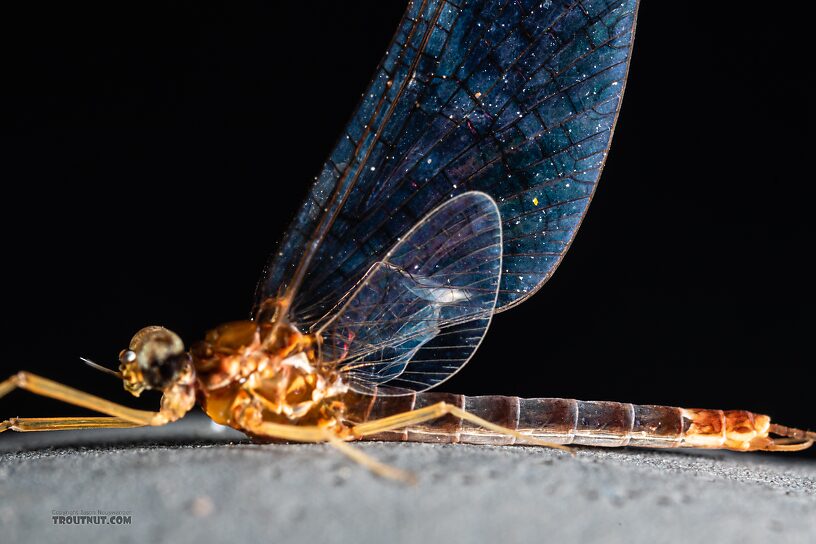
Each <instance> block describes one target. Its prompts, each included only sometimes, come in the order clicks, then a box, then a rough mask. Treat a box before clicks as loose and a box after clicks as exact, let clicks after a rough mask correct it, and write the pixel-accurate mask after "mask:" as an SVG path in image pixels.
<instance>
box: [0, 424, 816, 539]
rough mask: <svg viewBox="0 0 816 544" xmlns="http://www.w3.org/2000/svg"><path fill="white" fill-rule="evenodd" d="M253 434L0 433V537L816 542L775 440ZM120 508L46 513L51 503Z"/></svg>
mask: <svg viewBox="0 0 816 544" xmlns="http://www.w3.org/2000/svg"><path fill="white" fill-rule="evenodd" d="M359 447H361V448H363V449H364V450H365V451H366V452H367V453H369V454H371V455H374V456H376V457H377V458H379V459H381V460H383V461H385V462H387V463H390V464H392V465H395V466H398V467H401V468H405V469H409V470H412V471H414V472H415V473H416V474H417V475H418V476H419V483H418V484H417V485H415V486H410V487H409V486H405V485H400V484H397V483H394V482H390V481H384V480H382V479H378V478H377V477H374V476H372V475H371V474H369V473H368V472H367V471H366V470H365V469H363V468H361V467H359V466H355V465H354V464H353V463H352V462H350V461H348V460H347V459H346V458H344V457H343V456H342V455H341V454H339V453H338V452H336V451H334V450H333V449H332V448H331V447H329V446H325V445H254V444H250V443H248V442H246V441H244V440H243V439H242V437H241V435H239V434H237V433H233V432H232V431H222V432H218V431H216V430H215V429H213V428H212V427H211V426H210V425H209V423H208V421H207V420H206V419H204V418H201V417H190V418H188V419H186V420H184V421H181V422H179V423H176V424H174V425H170V426H168V427H165V428H159V429H128V430H100V431H71V432H62V433H29V434H13V433H3V434H2V435H0V540H2V542H4V543H5V542H14V543H17V542H38V543H47V542H88V541H105V542H138V543H145V542H159V541H163V542H194V541H195V542H207V541H217V542H274V543H282V542H321V543H329V542H410V543H425V542H429V541H439V542H605V543H617V542H621V543H624V542H625V543H636V542H650V543H651V542H717V543H729V542H734V543H737V542H738V543H741V544H744V543H749V542H786V543H791V542H802V543H812V542H816V463H814V462H813V461H811V460H808V459H794V458H786V457H784V456H782V455H754V454H748V455H740V454H731V453H727V452H725V453H710V452H702V453H696V452H680V453H674V452H665V451H650V450H644V451H636V450H606V449H589V448H582V449H578V450H577V454H576V455H575V456H574V457H571V456H569V455H565V454H562V453H559V452H555V451H549V450H542V449H538V448H532V447H482V446H463V445H429V444H384V443H365V444H361V445H359ZM74 510H85V511H89V510H93V511H97V510H105V511H129V512H130V514H129V515H130V516H131V523H130V524H129V525H117V526H114V525H84V526H81V525H59V524H55V523H54V522H53V519H52V515H53V513H52V511H63V512H64V511H74Z"/></svg>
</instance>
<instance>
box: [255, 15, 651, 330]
mask: <svg viewBox="0 0 816 544" xmlns="http://www.w3.org/2000/svg"><path fill="white" fill-rule="evenodd" d="M636 9H637V0H617V1H600V0H582V1H580V2H579V1H573V0H562V1H558V0H554V1H549V0H547V1H542V0H535V1H530V0H496V1H479V0H476V1H469V2H466V1H447V0H426V1H421V0H416V1H413V2H412V3H411V4H410V5H409V7H408V10H407V12H406V14H405V16H404V18H403V20H402V21H401V23H400V26H399V29H398V30H397V33H396V35H395V37H394V40H393V42H392V43H391V45H390V47H389V49H388V52H387V53H386V55H385V57H384V58H383V61H382V62H381V64H380V66H379V68H378V70H377V72H376V75H375V77H374V80H373V81H372V83H371V85H370V87H369V89H368V90H367V91H366V93H365V95H364V97H363V100H362V102H361V103H360V105H359V107H358V109H357V111H356V112H355V114H354V116H353V117H352V119H351V121H350V122H349V124H348V126H347V127H346V131H345V133H344V134H343V135H342V136H341V138H340V140H339V142H338V144H337V146H336V147H335V149H334V151H333V152H332V154H331V156H330V157H329V160H328V161H327V162H326V164H325V166H324V168H323V170H322V172H321V174H320V176H319V177H318V180H317V182H316V183H315V185H314V186H313V188H312V190H311V192H310V194H309V197H308V198H307V200H306V202H305V203H304V205H303V207H302V208H301V209H300V211H299V212H298V215H297V217H296V218H295V220H294V222H293V224H292V226H291V227H290V230H289V231H288V232H287V234H286V237H285V238H284V240H283V242H282V243H281V245H280V247H279V248H278V251H277V252H276V253H275V254H273V256H272V258H271V260H270V262H269V264H268V265H267V268H266V269H265V271H264V274H263V277H262V279H261V282H260V284H259V285H258V290H257V295H256V303H259V302H260V301H262V300H263V299H265V298H266V297H269V296H276V295H278V294H280V293H281V292H283V291H284V290H285V289H286V288H287V286H289V285H290V284H291V282H292V277H293V273H294V271H295V270H296V269H297V268H298V263H302V264H301V267H300V268H302V272H303V276H302V284H301V285H300V286H298V287H299V288H298V289H297V292H296V293H294V300H293V305H292V307H291V311H290V314H291V317H292V319H293V321H294V322H296V323H298V324H300V325H302V326H308V325H310V324H312V323H314V322H315V321H317V320H318V319H320V318H321V316H324V315H325V314H326V312H327V311H328V310H329V309H331V308H332V307H334V306H335V305H336V303H337V301H338V299H339V298H340V297H341V296H343V294H344V293H347V292H348V291H349V290H351V289H352V288H353V287H354V286H355V284H356V283H357V282H359V281H360V278H362V277H363V276H364V275H365V274H366V272H367V271H368V270H369V269H370V268H371V266H372V265H373V264H374V263H375V262H377V261H378V260H381V259H382V257H383V255H384V254H385V253H386V252H387V251H388V250H389V249H390V248H392V247H393V246H394V245H395V244H396V243H397V242H398V241H399V239H400V237H401V236H403V235H404V234H405V233H406V232H407V231H408V230H409V229H410V228H411V227H412V226H413V225H414V224H416V223H417V221H418V220H419V219H420V218H422V217H424V216H425V215H426V214H427V213H428V212H429V211H430V210H432V209H434V208H435V207H437V206H439V205H440V204H441V203H443V202H444V201H446V200H448V199H450V198H451V197H453V196H455V195H457V194H461V193H463V192H465V191H474V190H477V191H483V192H485V193H487V194H488V195H490V196H491V197H492V198H493V199H494V200H495V201H496V203H497V204H498V207H499V211H500V213H501V218H502V229H503V236H504V240H503V259H504V263H503V271H502V272H503V274H502V279H501V287H500V290H499V295H498V302H497V308H498V309H501V308H506V307H509V306H511V305H513V304H515V303H517V302H520V301H521V300H523V299H524V298H526V297H527V296H529V295H530V294H531V293H532V292H534V291H535V290H536V289H538V287H540V286H541V284H543V283H544V281H546V280H547V279H548V278H549V276H550V274H551V273H552V272H553V270H554V269H555V267H556V266H557V265H558V263H559V262H560V259H561V257H562V256H563V255H564V253H565V252H566V251H567V249H568V247H569V244H570V242H571V241H572V239H573V236H574V235H575V232H576V230H577V228H578V226H579V224H580V221H581V219H582V218H583V216H584V213H585V212H586V209H587V206H588V205H589V201H590V199H591V196H592V194H593V192H594V189H595V186H596V183H597V181H598V177H599V176H600V171H601V168H602V166H603V162H604V159H605V157H606V153H607V150H608V147H609V144H610V140H611V137H612V130H613V128H614V124H615V120H616V118H617V112H618V108H619V106H620V100H621V95H622V93H623V87H624V83H625V79H626V73H627V69H628V63H629V57H630V52H631V46H632V40H633V34H634V22H635V14H636ZM304 255H305V256H306V257H305V258H304ZM290 294H292V293H290Z"/></svg>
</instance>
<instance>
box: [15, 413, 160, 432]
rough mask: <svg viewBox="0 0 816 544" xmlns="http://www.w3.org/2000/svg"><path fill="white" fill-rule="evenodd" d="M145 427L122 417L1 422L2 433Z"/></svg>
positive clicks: (26, 419) (24, 419)
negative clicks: (8, 431)
mask: <svg viewBox="0 0 816 544" xmlns="http://www.w3.org/2000/svg"><path fill="white" fill-rule="evenodd" d="M132 427H144V425H142V424H141V423H133V422H130V421H127V420H124V419H122V418H120V417H13V418H11V419H7V420H6V421H0V433H2V432H3V431H7V430H11V431H17V432H18V433H28V432H34V431H75V430H78V429H129V428H132Z"/></svg>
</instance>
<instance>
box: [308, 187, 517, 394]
mask: <svg viewBox="0 0 816 544" xmlns="http://www.w3.org/2000/svg"><path fill="white" fill-rule="evenodd" d="M501 251H502V244H501V221H500V217H499V211H498V209H497V208H496V204H495V202H493V200H492V199H491V198H490V197H489V196H487V195H485V194H484V193H479V192H469V193H464V194H462V195H459V196H457V197H455V198H453V199H451V200H449V201H448V202H446V203H445V204H443V205H442V206H440V207H439V208H437V209H436V210H434V211H432V212H431V213H430V214H428V216H426V217H425V218H423V219H422V220H421V221H420V222H419V223H418V224H417V225H416V226H415V227H413V228H412V229H411V230H410V231H408V232H407V233H406V234H405V237H404V238H402V239H401V240H400V241H399V242H398V243H397V244H396V245H395V246H394V247H393V248H392V249H391V250H390V251H389V252H388V253H387V254H386V255H385V256H384V257H383V259H382V260H381V261H379V262H377V263H376V264H374V265H373V266H372V267H371V269H370V270H369V271H368V273H367V274H365V276H364V277H363V279H362V280H361V281H360V283H359V285H357V286H356V287H355V288H354V289H353V290H352V291H351V292H350V293H349V294H348V296H347V297H345V298H344V299H343V300H342V301H340V303H339V304H338V307H337V309H334V310H332V311H331V312H330V314H329V315H328V316H327V319H326V320H325V322H323V323H322V324H318V325H316V326H315V329H316V330H317V331H319V332H320V333H321V336H322V338H323V342H322V347H321V357H322V359H323V361H325V362H327V363H328V364H332V365H335V366H336V367H337V368H338V369H339V370H340V371H341V372H343V373H345V374H346V377H347V381H348V382H349V383H350V384H352V387H354V388H355V389H356V390H358V391H361V392H368V391H370V388H371V387H372V386H374V385H381V384H385V383H388V384H389V385H391V386H396V387H402V388H406V389H411V390H422V389H427V388H429V387H433V386H434V385H436V384H438V383H440V382H441V381H443V380H445V379H447V378H448V377H450V376H451V375H453V374H454V373H455V372H456V371H457V370H458V369H459V368H461V367H462V366H463V365H464V364H465V363H466V362H467V360H468V359H470V356H471V355H472V354H473V352H474V351H475V350H476V348H477V347H478V345H479V343H480V342H481V340H482V337H483V336H484V333H485V331H486V330H487V327H488V325H489V324H490V318H491V316H492V314H493V310H494V307H495V304H496V296H497V293H498V289H499V282H500V278H501V260H502V255H501Z"/></svg>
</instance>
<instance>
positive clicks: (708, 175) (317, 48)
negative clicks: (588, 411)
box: [0, 1, 816, 428]
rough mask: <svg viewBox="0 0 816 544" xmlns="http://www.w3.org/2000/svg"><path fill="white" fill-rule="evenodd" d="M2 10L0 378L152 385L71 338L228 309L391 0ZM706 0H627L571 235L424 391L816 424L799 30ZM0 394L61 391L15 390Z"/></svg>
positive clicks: (386, 35) (806, 124)
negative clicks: (618, 95) (598, 170)
mask: <svg viewBox="0 0 816 544" xmlns="http://www.w3.org/2000/svg"><path fill="white" fill-rule="evenodd" d="M26 4H27V5H26V6H25V7H20V6H18V7H14V8H12V7H11V6H8V5H7V6H5V7H4V8H3V11H4V16H3V17H2V25H3V33H2V34H3V36H4V38H3V40H4V42H6V43H4V44H3V45H4V47H3V50H4V52H5V53H4V56H5V57H6V60H5V61H4V66H5V74H4V77H5V79H6V84H5V86H4V90H3V91H2V92H3V94H4V95H5V98H4V100H3V102H4V109H6V110H7V116H6V115H4V117H6V118H7V119H10V120H11V121H10V123H8V124H6V122H5V121H4V123H3V124H4V125H6V127H5V130H9V129H10V132H11V134H10V136H11V140H12V143H10V145H9V144H7V145H6V146H5V153H4V155H5V156H6V158H4V160H3V163H4V165H5V167H4V168H3V170H4V171H6V174H4V175H3V178H4V181H5V183H3V185H4V189H3V200H2V202H3V205H2V206H3V212H4V213H3V217H4V219H3V222H4V227H3V231H4V232H3V233H4V240H5V244H4V245H5V248H4V252H3V254H4V258H3V265H4V266H3V268H4V271H5V273H6V275H7V279H6V281H5V282H4V285H5V293H4V296H3V308H4V314H5V318H6V323H7V324H6V327H5V330H4V335H3V357H2V367H3V373H4V374H9V373H11V372H13V371H16V370H18V369H28V370H31V371H34V372H37V373H40V374H43V375H46V376H49V377H52V378H54V379H58V380H60V381H64V382H66V383H69V384H71V385H74V386H76V387H80V388H83V389H85V390H88V391H91V392H94V393H96V394H99V395H104V396H105V397H107V398H110V399H112V400H117V401H121V402H127V403H129V404H131V405H135V406H140V407H145V408H147V407H153V406H155V402H156V399H157V397H156V396H155V395H145V398H142V399H139V400H135V399H132V398H131V397H130V396H129V395H127V393H125V392H124V391H123V390H122V387H121V384H119V383H117V382H116V380H114V379H113V378H109V377H107V376H104V375H101V374H99V373H96V372H95V371H93V370H91V369H89V368H87V367H85V366H84V365H82V364H81V363H80V361H79V359H78V356H80V355H84V356H86V357H90V358H92V359H94V360H97V361H98V362H101V363H105V364H107V365H109V366H115V364H116V363H115V360H116V355H117V353H118V351H119V350H120V349H121V348H123V347H125V346H126V345H127V343H128V340H129V338H130V336H131V335H132V334H133V332H135V331H136V330H137V329H139V328H140V327H142V326H144V325H148V324H162V325H165V326H168V327H170V328H172V329H173V330H175V331H177V332H178V333H180V334H181V335H182V337H183V338H185V339H186V341H187V342H188V343H189V342H191V341H193V340H195V339H198V338H200V337H201V336H202V334H203V333H204V331H205V330H206V329H207V328H210V327H212V326H214V325H217V324H219V323H221V322H224V321H229V320H233V319H241V318H245V317H247V315H248V310H249V307H250V305H251V302H252V294H253V290H254V287H255V282H256V281H257V279H258V275H259V272H260V270H261V267H262V265H263V263H264V261H265V259H266V256H267V254H268V253H269V252H270V251H272V250H273V249H274V246H275V244H276V242H277V241H278V239H279V237H280V236H281V234H282V232H283V230H284V229H285V228H286V226H287V224H288V222H289V221H290V219H291V217H292V215H293V214H294V212H295V210H296V208H297V206H298V205H299V203H300V201H301V199H302V198H303V197H304V195H305V193H306V190H307V187H308V184H309V183H310V180H312V179H313V177H314V176H315V175H316V174H317V172H318V171H319V169H320V167H321V165H322V162H323V160H324V159H325V157H326V156H327V155H328V153H329V151H330V149H331V147H332V145H333V144H334V141H335V138H336V137H337V136H338V135H339V133H340V131H341V129H342V127H343V125H344V124H345V122H346V120H347V119H348V117H349V116H350V114H351V112H352V111H353V108H354V107H355V105H356V103H357V100H358V99H359V96H360V94H361V93H362V92H363V90H364V89H365V86H366V85H367V83H368V80H369V78H370V76H371V74H372V73H373V70H374V67H375V66H376V64H377V62H378V61H379V58H380V56H381V54H382V52H383V51H384V50H385V46H386V44H387V43H388V40H389V39H390V37H391V35H392V33H393V31H394V29H395V28H396V25H397V22H398V20H399V18H400V16H401V13H402V11H403V7H404V5H403V3H402V2H383V1H370V2H326V3H322V2H300V3H294V2H287V3H283V2H267V3H265V4H263V3H252V4H246V3H229V4H227V3H218V4H213V5H208V6H207V7H203V6H202V5H200V4H199V3H193V2H189V3H165V2H162V3H156V4H150V3H148V4H145V3H141V2H140V3H137V2H130V3H119V2H115V3H112V4H113V5H102V4H100V5H96V6H92V7H90V6H84V7H83V6H79V5H76V4H75V3H63V4H54V5H48V4H41V3H40V4H36V5H34V4H32V3H26ZM668 4H672V5H671V6H669V5H668ZM720 4H723V5H720ZM725 4H726V3H719V2H709V3H705V4H703V5H704V6H705V7H701V6H703V5H701V4H694V3H677V2H671V3H669V2H660V1H657V2H645V3H644V5H643V6H642V7H641V10H640V17H639V23H638V29H637V38H636V40H635V51H634V58H633V61H632V66H631V71H630V77H629V83H628V86H627V89H626V95H625V98H624V102H623V110H622V114H621V116H620V120H619V123H618V127H617V131H616V133H615V139H614V141H613V145H612V149H611V153H610V156H609V159H608V162H607V165H606V169H605V171H604V174H603V176H602V181H601V184H600V188H599V190H598V192H597V195H596V197H595V200H594V202H593V204H592V206H591V208H590V212H589V214H588V217H587V219H586V220H585V222H584V224H583V226H582V228H581V230H580V232H579V234H578V236H577V238H576V240H575V243H574V245H573V247H572V249H571V250H570V252H569V254H568V255H567V257H566V258H565V260H564V261H563V263H562V265H561V267H560V268H559V270H558V271H557V273H556V274H555V276H554V277H553V279H552V280H551V281H550V282H549V283H548V284H547V285H546V286H545V287H544V288H543V289H542V290H541V291H540V292H539V293H538V294H537V295H535V296H534V297H533V298H532V299H531V300H529V301H528V302H526V303H525V304H523V305H522V306H520V307H518V308H516V309H514V310H512V311H509V312H507V313H503V314H500V315H498V316H496V318H495V319H494V322H493V325H492V326H491V329H490V331H489V333H488V335H487V338H486V340H485V341H484V343H483V345H482V347H481V348H480V350H479V351H478V353H477V355H476V356H475V357H474V358H473V360H472V361H471V362H470V363H469V364H468V365H467V367H466V368H465V369H464V370H463V371H462V372H461V373H459V374H458V375H457V376H456V377H455V378H453V379H452V380H450V381H449V382H447V383H446V384H444V386H443V389H445V390H450V391H456V392H462V393H468V394H480V393H481V394H486V393H495V394H508V395H521V396H561V397H577V398H583V399H609V400H620V401H629V402H637V403H659V404H669V405H681V406H704V407H716V408H746V409H751V410H753V411H757V412H765V413H770V414H772V415H773V416H774V417H775V419H776V420H778V421H779V422H782V423H785V424H788V425H793V426H800V427H811V428H813V427H816V415H815V414H816V410H814V408H813V403H812V401H813V396H814V382H813V380H812V379H811V378H810V376H809V372H810V370H811V369H812V367H813V354H812V350H811V338H812V326H810V325H806V323H805V319H806V316H808V317H809V313H810V312H809V308H810V307H806V305H805V296H806V295H807V296H808V297H809V296H810V295H811V294H812V293H811V292H810V291H811V284H810V280H811V278H812V269H809V268H808V267H809V266H810V260H811V259H810V257H811V256H810V254H811V252H812V250H813V244H812V241H811V237H810V234H809V230H810V229H811V228H812V221H811V219H810V218H811V214H810V213H809V208H810V206H809V205H808V203H809V201H808V199H807V198H806V196H805V193H806V189H808V188H809V186H810V184H811V183H812V177H811V175H810V167H809V163H811V162H812V151H811V145H810V141H811V140H812V136H811V133H812V130H813V124H812V120H811V118H810V116H809V108H810V106H809V104H810V103H812V100H813V99H812V85H806V84H805V81H804V80H805V74H806V73H807V71H808V69H807V63H806V62H805V52H806V48H805V47H804V44H803V38H801V36H802V35H803V34H802V30H803V29H801V28H799V26H801V25H799V24H798V23H797V22H796V19H797V18H798V16H797V15H796V13H794V10H793V8H787V9H788V10H789V12H785V11H783V10H774V11H770V10H768V11H767V12H760V11H758V10H751V9H748V8H746V7H742V8H741V9H742V11H734V10H733V5H725ZM740 6H744V5H742V4H740ZM806 311H807V313H806ZM0 410H1V411H2V413H0V416H3V417H9V416H50V415H71V414H81V413H83V411H82V410H80V409H77V408H73V407H67V406H64V405H60V404H58V403H54V402H50V401H45V400H40V399H37V398H35V397H33V396H32V395H30V394H28V393H24V392H16V393H13V394H12V395H11V396H9V397H6V398H5V399H3V400H2V401H0Z"/></svg>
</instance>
